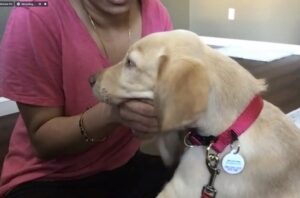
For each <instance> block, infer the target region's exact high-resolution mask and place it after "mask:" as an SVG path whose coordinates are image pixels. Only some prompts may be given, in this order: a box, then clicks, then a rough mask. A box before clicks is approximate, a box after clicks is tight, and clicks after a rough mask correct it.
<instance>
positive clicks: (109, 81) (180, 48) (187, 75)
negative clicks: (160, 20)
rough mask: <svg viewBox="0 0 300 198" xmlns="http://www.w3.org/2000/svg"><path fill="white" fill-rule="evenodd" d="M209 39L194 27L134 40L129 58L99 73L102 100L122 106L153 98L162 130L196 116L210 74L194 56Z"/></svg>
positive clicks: (97, 86)
mask: <svg viewBox="0 0 300 198" xmlns="http://www.w3.org/2000/svg"><path fill="white" fill-rule="evenodd" d="M202 48H203V44H202V43H201V42H200V41H199V39H198V36H197V35H195V34H194V33H191V32H188V31H182V30H180V31H172V32H164V33H154V34H152V35H149V36H147V37H144V38H143V39H141V40H139V41H138V42H136V43H135V44H133V45H132V46H131V47H130V49H129V50H128V52H127V54H126V56H125V57H124V59H123V60H122V61H121V62H120V63H118V64H116V65H114V66H112V67H110V68H108V69H106V70H104V71H103V72H101V73H99V74H97V76H96V77H95V78H93V79H92V80H91V81H92V84H93V91H94V93H95V95H96V96H97V97H98V99H99V100H101V101H103V102H106V103H109V104H112V105H118V104H120V103H122V102H124V101H126V100H128V99H153V100H154V104H155V106H156V109H157V111H158V117H159V122H160V128H161V131H169V130H174V129H179V128H181V127H183V126H184V125H186V124H188V123H191V122H193V121H195V119H196V117H197V115H198V114H199V113H200V112H201V111H203V110H204V109H205V108H206V106H207V101H208V92H209V87H210V83H209V79H208V75H207V74H206V69H205V67H203V63H202V62H201V61H200V60H198V59H196V58H193V57H194V56H195V55H197V56H198V55H199V54H201V51H202V50H203V49H202Z"/></svg>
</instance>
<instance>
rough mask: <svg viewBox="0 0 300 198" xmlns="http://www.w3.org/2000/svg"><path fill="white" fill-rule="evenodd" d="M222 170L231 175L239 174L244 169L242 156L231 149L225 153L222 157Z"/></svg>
mask: <svg viewBox="0 0 300 198" xmlns="http://www.w3.org/2000/svg"><path fill="white" fill-rule="evenodd" d="M222 167H223V170H224V171H225V172H226V173H228V174H231V175H235V174H239V173H240V172H242V171H243V170H244V167H245V160H244V158H243V157H242V156H241V155H240V154H238V153H236V150H234V149H233V150H231V151H230V153H228V154H226V155H225V156H224V157H223V159H222Z"/></svg>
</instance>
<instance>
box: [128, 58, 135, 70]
mask: <svg viewBox="0 0 300 198" xmlns="http://www.w3.org/2000/svg"><path fill="white" fill-rule="evenodd" d="M126 66H127V67H129V68H132V67H135V63H134V62H133V61H132V60H131V59H130V58H127V60H126Z"/></svg>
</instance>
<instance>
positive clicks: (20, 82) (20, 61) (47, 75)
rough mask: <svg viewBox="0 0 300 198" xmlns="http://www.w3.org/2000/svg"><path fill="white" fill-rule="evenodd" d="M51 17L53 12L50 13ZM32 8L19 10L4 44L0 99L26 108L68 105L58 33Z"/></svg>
mask: <svg viewBox="0 0 300 198" xmlns="http://www.w3.org/2000/svg"><path fill="white" fill-rule="evenodd" d="M47 13H49V12H47ZM42 19H47V18H46V17H43V18H41V17H40V16H39V15H38V14H37V13H36V12H34V11H33V10H30V9H29V8H16V9H14V10H13V11H12V13H11V15H10V17H9V20H8V22H7V26H6V30H5V33H4V36H3V39H2V41H1V44H0V96H4V97H7V98H9V99H11V100H14V101H17V102H22V103H25V104H33V105H39V106H62V105H63V103H64V97H63V96H64V94H63V85H62V69H61V52H60V49H61V48H60V47H59V45H61V44H60V42H59V36H58V34H59V33H58V32H59V31H58V29H57V32H55V31H53V29H55V28H53V27H54V25H53V22H52V21H50V20H48V21H47V20H46V21H45V20H42Z"/></svg>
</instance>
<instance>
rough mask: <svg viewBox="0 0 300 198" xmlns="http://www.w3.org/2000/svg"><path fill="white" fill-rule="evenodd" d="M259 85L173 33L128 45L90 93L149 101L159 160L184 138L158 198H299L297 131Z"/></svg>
mask: <svg viewBox="0 0 300 198" xmlns="http://www.w3.org/2000/svg"><path fill="white" fill-rule="evenodd" d="M265 88H266V87H265V85H264V81H262V80H257V79H255V78H254V77H253V76H252V75H251V74H250V73H249V72H247V71H246V70H245V69H244V68H243V67H241V66H240V65H239V64H238V63H237V62H235V61H234V60H232V59H231V58H229V57H226V56H223V55H222V54H220V53H218V52H216V51H215V50H213V49H211V48H210V47H208V46H206V45H205V44H203V43H202V42H201V41H200V40H199V37H198V36H197V35H196V34H194V33H192V32H189V31H184V30H175V31H170V32H164V33H155V34H152V35H149V36H147V37H145V38H143V39H141V40H139V41H138V42H136V43H135V44H133V45H132V46H131V47H130V49H129V50H128V53H127V55H126V57H125V58H124V60H123V61H122V62H120V63H119V64H117V65H115V66H113V67H111V68H109V69H107V70H105V71H103V72H102V73H101V74H100V75H98V77H97V81H96V83H95V85H94V88H93V90H94V92H95V94H96V96H97V97H98V98H99V99H100V100H102V101H104V102H108V103H110V104H112V105H116V104H119V103H121V102H122V101H124V100H126V99H130V98H141V99H145V98H146V99H153V100H154V104H155V105H156V108H157V110H158V117H159V123H160V129H161V135H160V137H159V138H158V142H159V150H160V152H161V156H162V158H163V159H164V161H165V163H166V164H168V165H170V164H172V163H174V162H176V160H177V159H178V154H177V153H178V151H180V147H182V145H183V142H184V143H185V145H186V149H185V151H184V152H183V153H182V156H181V157H180V161H179V165H178V167H177V169H176V171H175V174H174V176H173V178H172V179H171V180H170V182H169V183H167V184H166V186H165V187H164V189H163V190H162V192H161V193H160V194H159V195H158V197H159V198H200V197H202V198H212V197H220V198H299V197H300V132H299V129H298V128H296V126H295V125H294V124H293V123H292V122H291V121H290V120H289V119H288V118H287V117H286V116H285V115H284V114H283V113H282V112H281V111H280V110H279V109H278V108H277V107H275V106H274V105H272V104H270V103H269V102H267V101H264V100H262V99H261V97H260V96H259V94H260V93H261V92H262V91H264V90H265ZM179 131H185V132H179ZM181 136H184V138H180V137H181Z"/></svg>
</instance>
